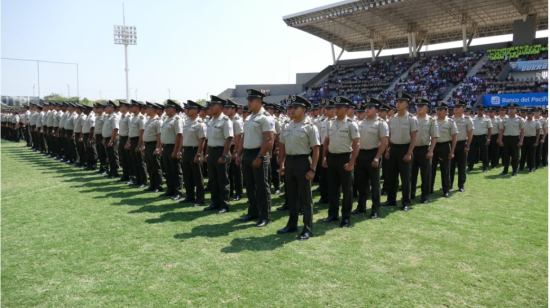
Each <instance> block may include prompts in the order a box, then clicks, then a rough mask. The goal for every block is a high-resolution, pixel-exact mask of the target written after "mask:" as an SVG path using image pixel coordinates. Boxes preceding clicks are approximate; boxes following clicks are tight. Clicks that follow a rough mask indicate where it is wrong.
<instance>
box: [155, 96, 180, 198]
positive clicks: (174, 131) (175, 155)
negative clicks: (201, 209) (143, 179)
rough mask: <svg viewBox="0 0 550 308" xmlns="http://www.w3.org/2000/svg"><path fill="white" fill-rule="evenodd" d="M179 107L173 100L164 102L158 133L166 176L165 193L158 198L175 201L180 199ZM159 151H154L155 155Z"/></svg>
mask: <svg viewBox="0 0 550 308" xmlns="http://www.w3.org/2000/svg"><path fill="white" fill-rule="evenodd" d="M180 111H181V106H180V105H179V103H176V102H175V101H173V100H170V99H169V100H168V101H167V102H166V108H165V112H166V116H167V117H166V120H165V121H164V122H163V123H162V127H161V132H160V141H161V143H162V149H160V145H157V148H159V151H161V152H160V154H161V155H162V161H163V166H162V167H163V170H164V174H165V175H166V186H167V187H168V188H167V189H166V192H165V193H164V194H162V195H160V197H173V198H172V200H174V201H176V200H179V199H181V198H182V195H183V192H182V182H183V178H182V171H181V145H182V144H181V141H182V135H183V124H184V123H183V120H182V119H181V118H180V117H179V116H178V115H177V113H178V112H180ZM159 151H156V152H157V154H158V153H159Z"/></svg>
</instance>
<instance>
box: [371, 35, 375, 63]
mask: <svg viewBox="0 0 550 308" xmlns="http://www.w3.org/2000/svg"><path fill="white" fill-rule="evenodd" d="M370 51H371V52H372V59H371V60H372V62H376V56H375V55H374V40H373V39H370Z"/></svg>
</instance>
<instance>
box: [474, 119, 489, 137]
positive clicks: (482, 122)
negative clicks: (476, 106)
mask: <svg viewBox="0 0 550 308" xmlns="http://www.w3.org/2000/svg"><path fill="white" fill-rule="evenodd" d="M473 122H474V136H479V135H487V131H488V129H489V128H491V135H492V134H493V121H492V120H491V118H490V117H488V116H486V115H484V116H483V117H481V118H480V117H479V116H477V115H476V116H475V117H474V118H473Z"/></svg>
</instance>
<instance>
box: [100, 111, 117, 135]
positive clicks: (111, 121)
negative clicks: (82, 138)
mask: <svg viewBox="0 0 550 308" xmlns="http://www.w3.org/2000/svg"><path fill="white" fill-rule="evenodd" d="M119 121H120V119H119V117H118V114H117V113H116V112H113V113H111V114H109V115H105V121H104V122H103V129H102V130H101V134H102V135H103V138H109V137H111V134H112V133H113V130H114V129H118V128H119Z"/></svg>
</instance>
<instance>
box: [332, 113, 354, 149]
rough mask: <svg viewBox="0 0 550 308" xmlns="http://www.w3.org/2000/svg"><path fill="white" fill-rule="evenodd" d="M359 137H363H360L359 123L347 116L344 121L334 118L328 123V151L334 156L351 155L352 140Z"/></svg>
mask: <svg viewBox="0 0 550 308" xmlns="http://www.w3.org/2000/svg"><path fill="white" fill-rule="evenodd" d="M359 137H361V136H360V135H359V127H358V126H357V122H355V121H353V120H352V119H350V118H348V117H347V116H346V117H345V118H344V119H343V120H342V121H338V119H337V118H334V119H333V120H331V121H329V122H328V125H327V138H328V140H329V143H328V151H329V152H330V153H332V154H342V153H351V151H352V148H351V144H352V140H353V139H357V138H359Z"/></svg>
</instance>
